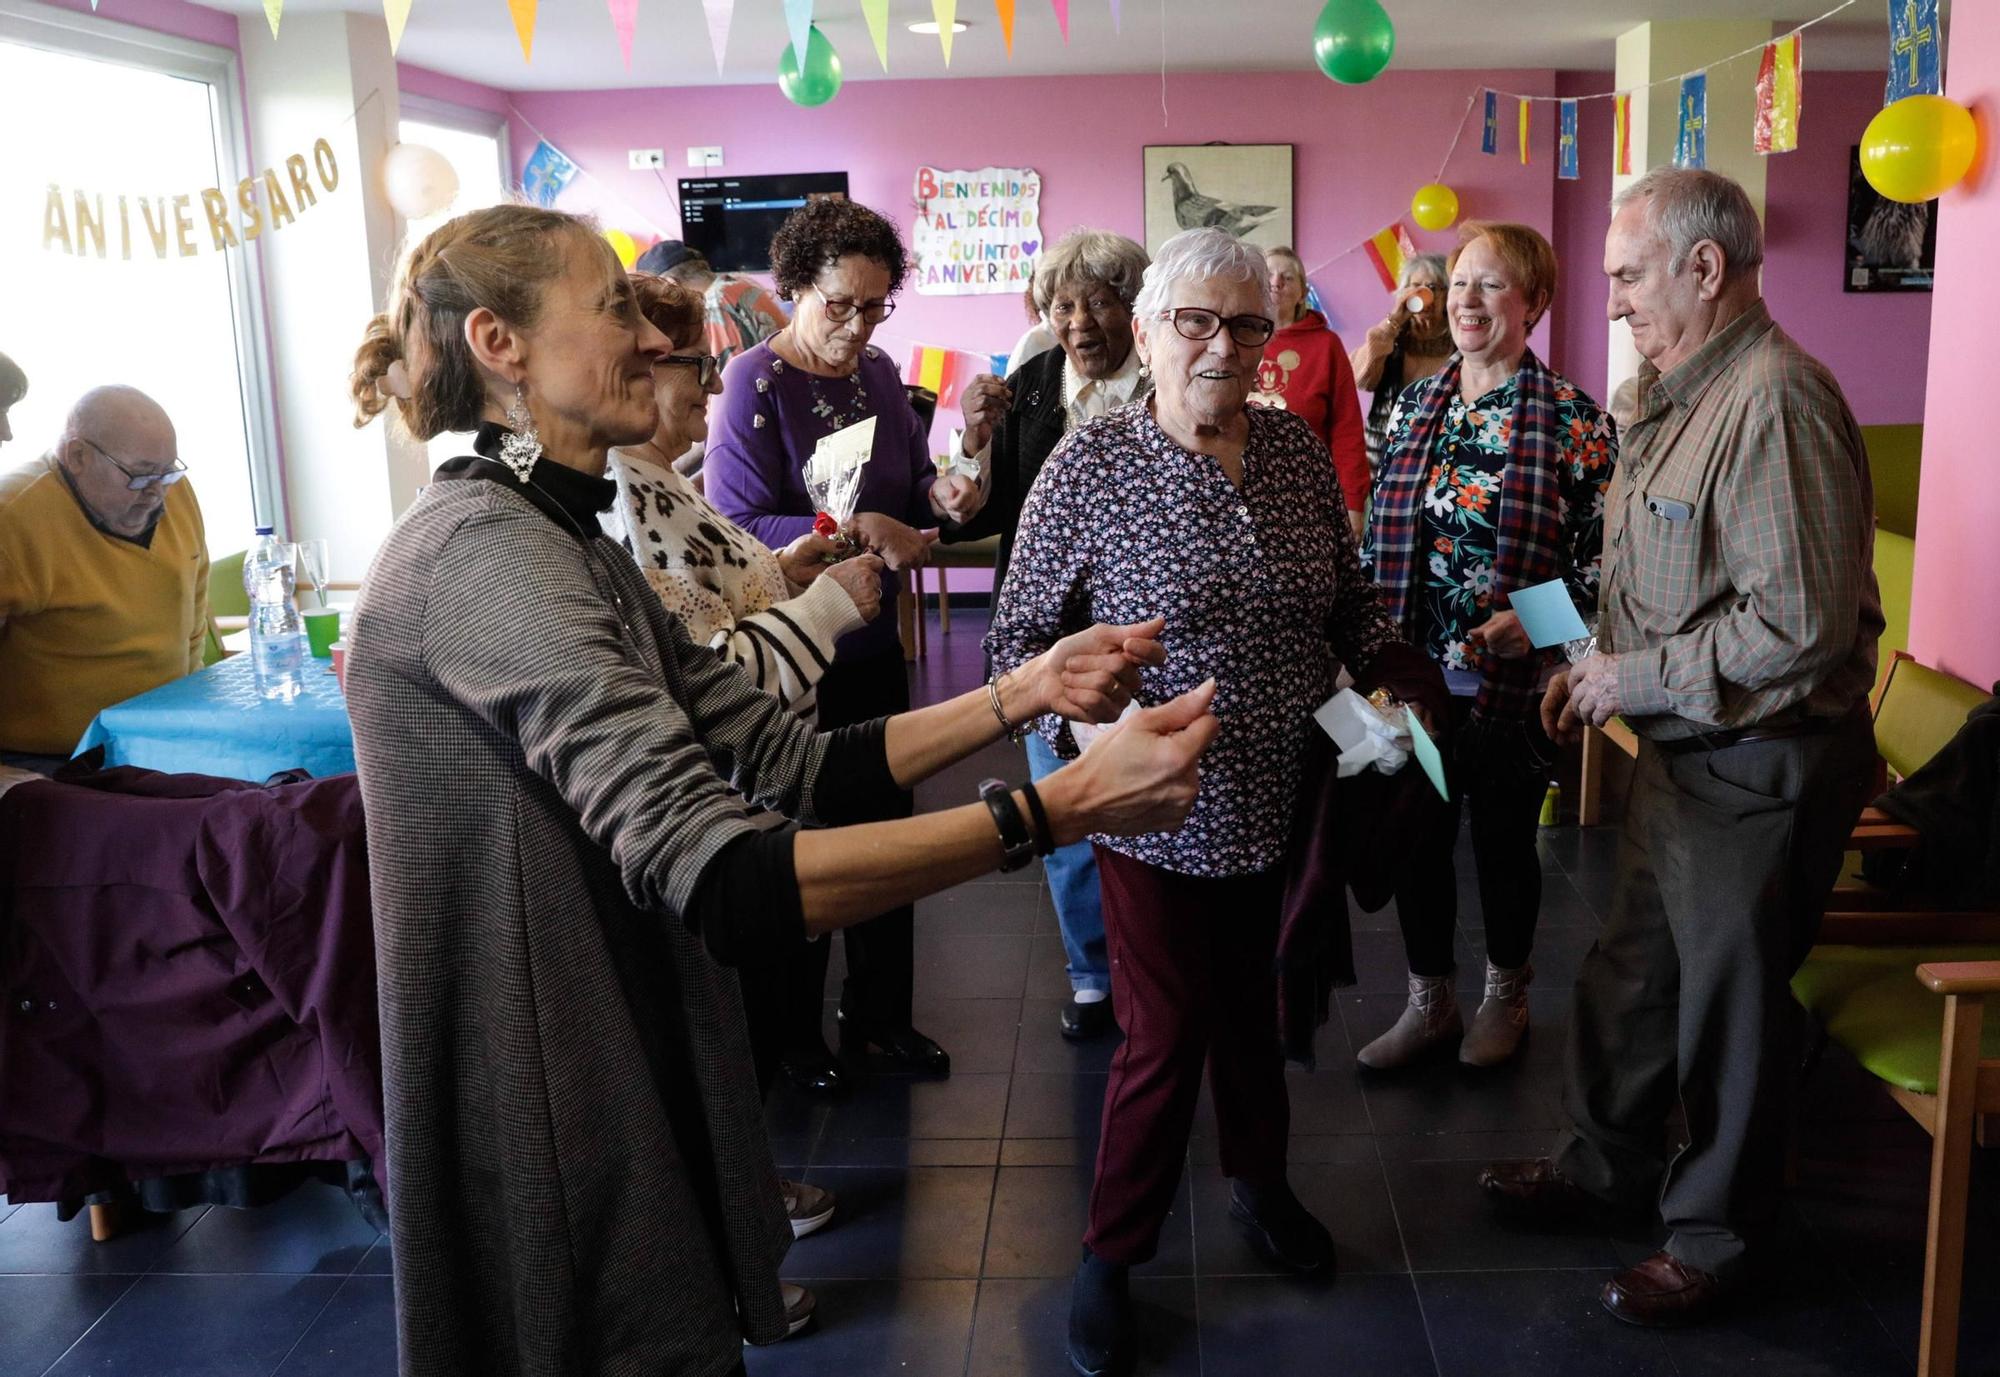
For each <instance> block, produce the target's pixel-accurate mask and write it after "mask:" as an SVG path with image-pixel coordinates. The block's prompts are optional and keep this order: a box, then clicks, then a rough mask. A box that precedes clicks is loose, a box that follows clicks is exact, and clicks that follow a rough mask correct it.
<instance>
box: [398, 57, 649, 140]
mask: <svg viewBox="0 0 2000 1377" xmlns="http://www.w3.org/2000/svg"><path fill="white" fill-rule="evenodd" d="M396 84H397V85H398V86H399V87H401V88H402V93H403V94H404V95H406V96H423V97H425V98H426V99H429V100H442V101H449V102H450V103H451V104H453V105H463V106H465V107H466V108H467V109H469V110H484V111H487V112H488V113H489V114H494V115H503V114H505V113H506V112H507V93H506V92H505V91H496V90H494V89H493V88H492V87H491V86H481V85H480V84H479V83H478V82H476V81H466V80H464V79H463V78H461V77H455V76H446V75H445V74H444V73H443V72H433V71H431V70H430V69H429V68H428V67H412V66H411V65H410V64H409V63H407V62H398V63H397V64H396ZM621 161H622V159H621Z"/></svg>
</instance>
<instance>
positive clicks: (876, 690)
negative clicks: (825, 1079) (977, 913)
mask: <svg viewBox="0 0 2000 1377" xmlns="http://www.w3.org/2000/svg"><path fill="white" fill-rule="evenodd" d="M884 615H888V609H884ZM909 707H910V680H909V673H908V671H907V669H906V668H905V665H904V660H903V651H902V647H901V646H890V647H889V648H888V649H887V650H884V651H881V652H879V653H877V654H874V655H870V656H868V657H867V658H865V659H861V660H856V661H854V662H852V663H848V662H846V661H842V660H836V661H834V663H833V667H832V668H831V669H829V670H827V672H826V677H825V678H823V679H821V680H820V681H819V725H820V728H821V730H824V731H831V730H832V729H833V728H835V727H846V726H852V725H853V724H854V723H857V722H868V721H872V720H874V719H875V718H877V717H887V716H890V715H892V714H895V713H899V712H907V711H909ZM913 811H915V800H914V799H912V798H911V796H910V795H909V794H907V793H899V794H897V795H896V796H895V797H894V798H893V799H892V800H889V801H888V802H887V805H886V806H885V807H884V808H883V810H882V811H881V812H880V813H879V814H877V815H876V816H875V817H872V818H866V819H857V820H858V821H868V822H877V821H888V820H891V819H894V818H907V817H909V816H910V814H911V813H912V812H913ZM915 919H916V910H915V909H914V908H913V907H911V906H910V905H908V904H904V905H903V906H901V907H900V908H892V909H890V910H889V911H888V912H886V913H883V914H881V915H880V916H878V917H875V918H871V919H869V920H868V921H867V922H865V923H857V924H855V925H854V926H853V927H849V928H844V929H842V930H841V932H840V934H839V936H840V940H841V941H843V942H845V943H846V944H847V979H846V981H845V982H844V983H843V984H842V986H841V991H840V1007H841V1009H842V1010H843V1011H845V1013H846V1014H847V1016H848V1017H849V1018H851V1019H855V1020H857V1021H858V1022H860V1023H862V1024H863V1025H865V1026H868V1027H881V1028H891V1029H894V1028H907V1027H909V1026H910V1001H911V996H912V989H913V986H914V984H915V971H914V966H913V962H914V948H913V932H914V924H915ZM833 941H834V939H833V937H831V936H827V937H822V938H821V939H819V940H818V941H817V942H809V943H807V944H806V946H805V948H804V949H803V950H802V951H801V952H799V953H797V954H795V955H793V956H792V957H790V958H789V959H787V960H786V961H783V962H781V963H778V964H777V965H774V966H771V967H767V968H764V969H761V970H749V969H746V970H744V971H743V972H742V981H743V1005H744V1011H745V1013H746V1014H747V1016H748V1018H749V1021H750V1046H751V1052H752V1054H753V1056H754V1057H755V1059H756V1063H757V1079H758V1082H759V1084H760V1085H761V1086H764V1087H766V1088H768V1087H769V1085H770V1083H771V1078H772V1077H773V1076H774V1075H775V1074H776V1073H777V1069H778V1063H779V1061H780V1060H782V1059H783V1058H785V1057H789V1056H798V1055H806V1054H814V1055H816V1054H817V1053H819V1052H820V1051H821V1050H823V1049H824V1047H825V1043H824V1042H823V1041H822V1040H821V1035H820V1018H821V1013H822V1007H823V1005H824V1003H825V1000H826V969H827V961H828V959H829V958H830V956H831V954H832V950H833Z"/></svg>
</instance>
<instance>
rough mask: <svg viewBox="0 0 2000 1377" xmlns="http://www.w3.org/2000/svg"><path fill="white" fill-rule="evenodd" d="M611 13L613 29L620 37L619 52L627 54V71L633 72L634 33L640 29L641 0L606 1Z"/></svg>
mask: <svg viewBox="0 0 2000 1377" xmlns="http://www.w3.org/2000/svg"><path fill="white" fill-rule="evenodd" d="M604 4H605V7H606V8H607V9H609V10H610V11H611V28H612V30H613V32H615V33H616V34H617V35H618V51H619V52H621V53H623V54H625V70H626V71H628V72H629V71H630V70H632V33H633V31H634V30H635V29H637V28H638V27H639V0H604Z"/></svg>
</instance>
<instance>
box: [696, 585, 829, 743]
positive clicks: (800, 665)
mask: <svg viewBox="0 0 2000 1377" xmlns="http://www.w3.org/2000/svg"><path fill="white" fill-rule="evenodd" d="M860 625H862V621H861V613H860V612H859V611H858V610H857V609H856V608H855V606H854V599H853V598H851V597H849V596H848V594H847V590H846V589H844V588H842V587H841V586H840V585H839V584H837V583H835V582H834V581H833V580H832V579H830V578H825V577H821V578H818V579H815V580H813V583H812V585H811V586H810V587H809V588H807V589H806V591H805V592H803V593H801V594H800V595H799V596H798V597H796V598H793V599H791V600H790V601H788V602H782V603H779V604H777V605H776V606H774V607H769V608H766V609H765V610H764V611H762V612H753V613H750V614H749V615H748V616H745V617H739V618H738V619H737V620H736V621H735V622H734V623H733V624H731V625H729V626H722V627H717V628H716V630H715V632H714V634H713V635H711V636H710V637H709V641H708V645H709V649H711V650H713V651H715V652H716V653H717V654H718V655H720V656H721V657H722V658H723V659H725V660H729V661H731V662H733V663H735V664H739V665H741V666H743V668H744V669H745V670H746V671H747V672H748V673H749V675H750V678H751V680H752V681H753V682H754V683H755V684H756V685H757V687H758V688H760V689H762V690H763V691H764V692H766V693H768V694H771V695H772V696H773V697H775V698H776V699H777V700H778V701H779V702H781V703H783V704H784V705H785V706H786V707H787V708H788V709H790V710H791V711H792V712H795V713H797V714H799V715H800V716H801V717H806V716H810V715H811V714H812V711H813V706H814V702H815V698H816V691H817V688H818V685H819V681H820V676H822V675H824V674H825V673H826V670H827V666H828V665H830V664H832V663H833V650H834V643H835V642H836V641H838V640H839V639H840V638H841V637H842V636H844V635H846V634H847V633H848V632H849V631H852V630H854V629H855V628H856V627H858V626H860Z"/></svg>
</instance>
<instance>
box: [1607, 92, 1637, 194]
mask: <svg viewBox="0 0 2000 1377" xmlns="http://www.w3.org/2000/svg"><path fill="white" fill-rule="evenodd" d="M1611 104H1612V107H1613V110H1612V119H1613V122H1614V123H1615V124H1616V125H1617V131H1616V133H1615V134H1614V135H1613V136H1612V143H1613V144H1614V145H1616V148H1615V151H1614V153H1613V159H1612V163H1611V171H1612V173H1613V174H1614V175H1616V176H1619V177H1629V176H1631V175H1632V97H1631V96H1629V95H1627V94H1626V93H1625V92H1623V91H1620V92H1619V93H1618V94H1617V96H1615V97H1614V98H1613V99H1612V102H1611Z"/></svg>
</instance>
